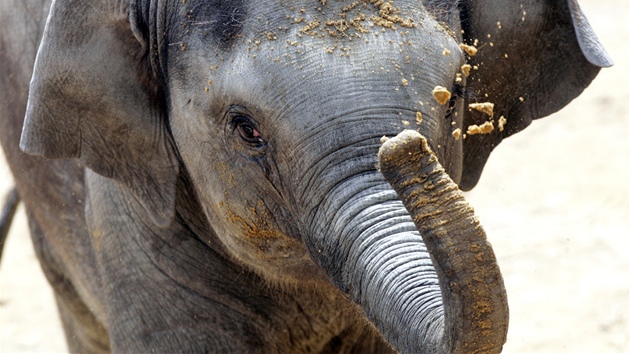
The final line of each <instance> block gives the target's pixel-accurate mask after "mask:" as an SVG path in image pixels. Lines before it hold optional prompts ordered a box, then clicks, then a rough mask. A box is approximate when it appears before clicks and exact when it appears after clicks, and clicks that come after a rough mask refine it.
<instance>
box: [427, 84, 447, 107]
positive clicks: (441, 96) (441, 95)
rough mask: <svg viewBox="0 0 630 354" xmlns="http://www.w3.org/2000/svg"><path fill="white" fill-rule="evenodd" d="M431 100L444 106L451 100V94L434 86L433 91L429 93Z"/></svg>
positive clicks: (443, 88)
mask: <svg viewBox="0 0 630 354" xmlns="http://www.w3.org/2000/svg"><path fill="white" fill-rule="evenodd" d="M431 94H432V95H433V98H435V100H436V101H437V103H439V104H441V105H444V104H446V103H447V102H448V100H449V99H451V92H450V91H449V90H447V89H446V87H442V86H435V88H434V89H433V91H431Z"/></svg>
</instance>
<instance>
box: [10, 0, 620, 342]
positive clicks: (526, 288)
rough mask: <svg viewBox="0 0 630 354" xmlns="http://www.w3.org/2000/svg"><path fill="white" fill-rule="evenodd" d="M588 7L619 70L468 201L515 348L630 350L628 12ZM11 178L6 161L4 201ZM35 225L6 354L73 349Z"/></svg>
mask: <svg viewBox="0 0 630 354" xmlns="http://www.w3.org/2000/svg"><path fill="white" fill-rule="evenodd" d="M580 3H581V5H582V8H583V9H584V11H585V13H586V14H587V16H588V18H589V20H590V22H591V24H592V25H593V27H594V28H595V31H596V32H597V34H598V35H599V37H600V38H601V40H602V42H603V43H604V45H605V47H606V48H607V50H608V51H609V53H610V54H611V55H612V57H613V59H614V60H615V66H614V67H613V68H611V69H605V70H603V71H602V72H601V74H600V75H599V76H598V77H597V79H596V80H595V81H594V82H593V84H592V85H591V87H589V88H588V89H587V91H586V92H585V93H584V94H583V95H582V96H580V97H579V98H578V99H576V100H575V101H574V102H572V103H571V104H570V105H569V106H567V107H566V108H565V109H563V110H562V111H561V112H560V113H558V114H555V115H553V116H551V117H548V118H545V119H543V120H539V121H536V122H534V124H533V125H532V126H531V127H529V128H528V129H526V130H525V131H524V132H522V133H520V134H517V135H516V136H514V137H512V138H509V139H507V140H506V141H504V142H503V143H502V144H501V146H499V147H498V148H497V149H496V150H495V152H494V153H493V155H492V156H491V158H490V160H489V162H488V165H487V167H486V169H485V171H484V174H483V176H482V178H481V182H480V184H479V185H478V187H477V188H475V189H474V190H473V191H472V192H470V193H468V195H467V196H468V199H469V201H470V202H471V204H472V205H473V206H475V210H476V211H477V214H478V215H479V217H480V219H481V221H482V223H483V225H484V227H485V228H486V231H487V233H488V237H489V238H490V241H491V242H492V244H493V245H494V248H495V252H496V253H497V256H498V259H499V264H500V266H501V269H502V271H503V274H504V277H505V283H506V286H507V292H508V297H509V303H510V332H509V335H508V342H507V344H506V346H505V352H507V353H524V352H528V353H534V352H536V353H558V352H564V353H580V352H582V353H604V352H607V353H621V352H630V344H629V339H630V328H629V326H628V314H629V312H630V311H629V306H630V300H629V292H628V290H629V280H630V274H629V263H628V259H629V254H630V252H629V248H628V239H629V237H630V226H629V220H630V209H629V204H628V203H629V202H628V191H629V181H630V179H629V170H630V167H629V166H630V165H629V145H628V133H629V124H628V123H629V113H628V112H629V111H628V102H629V101H630V93H629V84H628V83H629V82H630V80H629V79H630V77H629V73H630V67H629V66H630V65H629V64H630V58H629V55H630V48H629V43H630V32H629V28H628V24H629V23H630V10H629V6H630V5H629V3H628V1H627V0H603V1H596V0H582V1H580ZM10 183H11V182H10V177H9V176H8V170H7V168H6V167H5V166H4V165H0V195H4V192H5V191H6V190H7V188H8V185H10ZM26 230H27V228H26V225H25V219H24V215H23V213H20V214H19V216H18V219H17V220H16V223H15V224H14V227H13V229H12V233H11V234H10V235H9V239H8V241H7V245H6V248H5V251H4V256H3V258H4V259H3V260H2V264H1V265H0V351H1V352H63V351H65V350H66V347H65V342H64V339H63V334H62V333H63V332H62V329H61V326H60V323H59V320H58V318H57V314H56V309H55V305H54V300H53V298H52V295H51V290H50V288H49V286H48V285H47V283H46V282H45V280H44V277H43V275H42V273H41V270H40V269H39V265H38V263H37V260H36V258H35V255H34V254H33V250H32V247H31V246H30V240H29V239H28V236H27V231H26Z"/></svg>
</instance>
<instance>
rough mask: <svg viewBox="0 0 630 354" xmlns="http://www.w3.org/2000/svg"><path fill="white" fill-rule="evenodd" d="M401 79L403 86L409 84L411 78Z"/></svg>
mask: <svg viewBox="0 0 630 354" xmlns="http://www.w3.org/2000/svg"><path fill="white" fill-rule="evenodd" d="M401 81H402V85H403V86H407V85H409V80H407V79H405V78H403V79H402V80H401Z"/></svg>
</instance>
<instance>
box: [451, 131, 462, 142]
mask: <svg viewBox="0 0 630 354" xmlns="http://www.w3.org/2000/svg"><path fill="white" fill-rule="evenodd" d="M451 134H452V135H453V138H455V140H459V138H461V136H462V130H461V129H459V128H457V129H455V130H453V133H451Z"/></svg>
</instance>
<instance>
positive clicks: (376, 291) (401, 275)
mask: <svg viewBox="0 0 630 354" xmlns="http://www.w3.org/2000/svg"><path fill="white" fill-rule="evenodd" d="M378 157H379V167H380V170H381V173H382V175H383V176H384V177H385V179H386V180H387V182H389V184H390V185H391V186H388V185H387V183H386V182H385V181H383V180H382V176H380V179H379V176H378V174H375V175H374V176H372V178H373V180H372V183H371V184H370V185H369V186H368V188H364V189H363V190H358V189H355V190H353V191H350V192H348V191H346V193H350V195H352V197H350V199H348V200H346V201H345V202H344V203H341V204H342V205H340V208H339V209H338V210H337V211H336V212H335V213H334V214H335V217H334V220H332V221H331V222H329V223H328V226H329V227H330V232H334V233H335V234H336V237H338V241H337V242H336V243H335V245H334V246H332V248H330V247H329V248H328V250H326V244H328V246H330V238H329V237H330V236H331V235H330V234H328V235H324V238H328V239H327V240H326V239H319V240H316V242H314V244H318V246H317V247H318V250H316V251H315V252H312V254H313V256H314V258H316V259H317V260H318V261H319V263H320V265H321V266H322V267H323V268H324V271H325V272H326V273H327V275H328V276H329V278H330V279H331V280H332V281H333V282H334V283H335V284H336V285H337V286H338V287H339V288H340V289H341V290H342V291H344V292H346V293H347V294H349V295H350V297H351V298H352V299H353V300H354V301H355V302H356V303H358V304H359V305H360V306H361V307H362V308H363V310H364V312H365V313H366V315H367V317H368V318H369V319H370V320H371V321H372V322H373V323H374V325H375V326H376V327H377V328H378V329H379V330H380V332H381V333H382V334H383V336H384V337H385V339H386V340H387V341H389V343H391V344H392V345H393V346H394V347H395V348H396V349H397V350H399V351H400V352H402V353H492V352H500V351H501V349H502V346H503V344H504V343H505V340H506V336H507V325H508V308H507V298H506V293H505V289H504V286H503V279H502V277H501V273H500V271H499V268H498V266H497V263H496V259H495V256H494V253H493V251H492V249H491V247H490V244H489V243H488V242H487V241H486V237H485V233H484V231H483V229H482V228H481V226H480V225H479V222H478V220H477V218H476V217H475V216H474V213H473V210H472V208H471V207H470V206H469V205H468V203H467V202H466V201H465V199H464V197H463V194H462V193H461V192H460V191H459V189H458V187H457V185H456V184H455V183H454V182H453V181H452V180H451V179H450V178H449V177H448V175H447V173H446V172H445V171H444V169H443V168H442V167H441V166H440V164H439V163H438V161H437V158H436V157H435V155H434V154H433V152H431V150H430V149H429V146H428V144H427V142H426V140H425V139H424V138H423V137H422V136H421V135H420V134H418V133H417V132H411V131H405V132H403V133H401V134H399V136H397V137H396V138H393V139H390V140H388V141H387V142H385V143H384V144H383V146H381V149H380V151H379V156H378ZM377 179H378V180H380V181H381V182H380V183H374V182H375V181H376V180H377ZM355 182H356V181H355ZM355 185H356V183H355ZM345 187H347V188H346V189H350V188H354V187H353V186H352V183H351V182H348V183H347V184H346V186H345ZM392 187H393V188H392ZM357 188H358V187H357ZM317 241H319V242H317ZM335 260H336V261H335ZM339 260H340V261H339Z"/></svg>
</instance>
